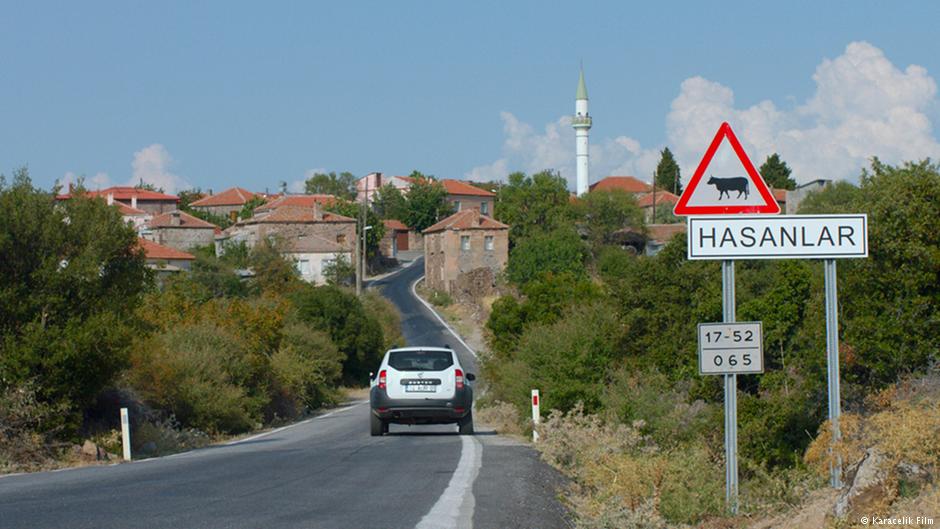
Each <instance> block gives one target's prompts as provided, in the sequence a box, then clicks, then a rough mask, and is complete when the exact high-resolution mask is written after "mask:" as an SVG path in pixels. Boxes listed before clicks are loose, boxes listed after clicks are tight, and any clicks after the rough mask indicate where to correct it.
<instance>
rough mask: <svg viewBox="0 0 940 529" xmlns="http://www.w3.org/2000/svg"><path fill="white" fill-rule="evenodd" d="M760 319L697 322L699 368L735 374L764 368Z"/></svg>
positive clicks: (701, 370)
mask: <svg viewBox="0 0 940 529" xmlns="http://www.w3.org/2000/svg"><path fill="white" fill-rule="evenodd" d="M762 331H763V327H762V325H761V322H759V321H748V322H737V323H699V324H698V372H699V374H702V375H732V374H745V373H763V372H764V349H763V343H764V340H763V332H762Z"/></svg>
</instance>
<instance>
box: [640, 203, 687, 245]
mask: <svg viewBox="0 0 940 529" xmlns="http://www.w3.org/2000/svg"><path fill="white" fill-rule="evenodd" d="M657 194H658V193H657ZM646 233H647V236H648V237H649V239H650V240H653V241H661V242H666V241H669V240H670V239H672V238H673V237H675V236H676V235H678V234H680V233H685V223H684V222H679V223H676V224H647V225H646Z"/></svg>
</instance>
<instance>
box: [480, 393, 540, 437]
mask: <svg viewBox="0 0 940 529" xmlns="http://www.w3.org/2000/svg"><path fill="white" fill-rule="evenodd" d="M473 413H474V417H473V420H474V421H476V422H477V423H478V424H481V425H486V426H489V427H490V428H492V429H494V430H496V433H499V434H502V435H511V436H519V437H521V436H525V435H527V434H528V433H529V432H527V431H526V429H525V428H524V427H523V426H522V418H521V417H520V416H519V408H517V407H515V406H513V405H512V404H509V403H508V402H501V401H496V402H494V403H493V404H490V405H486V406H480V407H477V408H476V409H475V410H474V412H473Z"/></svg>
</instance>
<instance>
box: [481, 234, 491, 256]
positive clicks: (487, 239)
mask: <svg viewBox="0 0 940 529" xmlns="http://www.w3.org/2000/svg"><path fill="white" fill-rule="evenodd" d="M483 248H484V249H485V250H486V251H488V252H492V251H493V236H492V235H487V236H486V237H483Z"/></svg>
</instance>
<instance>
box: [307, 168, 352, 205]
mask: <svg viewBox="0 0 940 529" xmlns="http://www.w3.org/2000/svg"><path fill="white" fill-rule="evenodd" d="M304 190H305V191H306V192H307V193H311V194H324V195H333V196H335V197H337V198H342V199H345V200H355V199H356V177H355V175H353V174H352V173H350V172H346V171H343V172H342V173H340V174H338V175H337V174H336V173H334V172H330V173H315V174H314V175H313V176H311V177H310V178H308V179H307V181H306V182H304Z"/></svg>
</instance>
